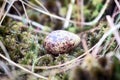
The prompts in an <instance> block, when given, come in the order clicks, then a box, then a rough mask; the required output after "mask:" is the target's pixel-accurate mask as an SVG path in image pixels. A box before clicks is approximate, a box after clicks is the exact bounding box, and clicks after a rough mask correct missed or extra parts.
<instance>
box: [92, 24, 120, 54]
mask: <svg viewBox="0 0 120 80" xmlns="http://www.w3.org/2000/svg"><path fill="white" fill-rule="evenodd" d="M119 28H120V24H117V25H115V27H113V28H112V29H110V30H109V31H108V32H106V33H105V34H104V35H103V36H102V38H101V39H100V40H99V42H98V43H97V44H96V45H97V46H96V48H95V53H94V54H95V55H96V54H97V52H98V50H99V47H100V46H101V44H102V43H103V42H104V40H105V39H106V38H107V37H108V36H109V35H110V34H112V33H113V32H114V31H115V30H117V29H119Z"/></svg>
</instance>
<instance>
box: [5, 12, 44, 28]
mask: <svg viewBox="0 0 120 80" xmlns="http://www.w3.org/2000/svg"><path fill="white" fill-rule="evenodd" d="M7 16H8V17H11V18H14V19H17V20H20V21H24V22H25V23H28V22H30V23H31V24H32V25H34V26H35V27H38V28H40V29H42V30H43V29H44V26H43V25H41V24H39V23H37V22H35V21H32V20H28V19H25V18H22V17H20V16H17V15H12V14H7Z"/></svg>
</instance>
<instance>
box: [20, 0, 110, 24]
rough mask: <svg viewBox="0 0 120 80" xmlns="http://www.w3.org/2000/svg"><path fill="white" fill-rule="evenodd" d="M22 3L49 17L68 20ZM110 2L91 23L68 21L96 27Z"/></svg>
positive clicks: (107, 2)
mask: <svg viewBox="0 0 120 80" xmlns="http://www.w3.org/2000/svg"><path fill="white" fill-rule="evenodd" d="M20 1H22V0H20ZM22 2H23V3H24V4H25V5H26V6H28V7H30V8H32V9H34V10H36V11H38V12H41V13H43V14H46V15H48V16H50V17H53V18H56V19H59V20H62V21H66V19H65V18H63V17H60V16H57V15H54V14H51V13H48V12H45V11H43V10H40V9H38V8H35V7H33V6H31V5H29V4H27V3H26V2H24V1H22ZM109 2H110V0H107V1H106V3H105V4H104V6H103V8H102V10H101V11H100V13H99V15H98V16H97V17H96V18H95V19H94V20H93V21H90V22H76V21H73V20H67V21H68V22H70V23H73V24H82V25H94V24H96V23H97V22H98V21H99V20H100V18H101V17H102V15H103V14H104V12H105V10H106V8H107V6H108V4H109Z"/></svg>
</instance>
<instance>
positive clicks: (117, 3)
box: [114, 0, 120, 10]
mask: <svg viewBox="0 0 120 80" xmlns="http://www.w3.org/2000/svg"><path fill="white" fill-rule="evenodd" d="M114 1H115V3H116V5H117V7H118V9H119V10H120V4H119V2H118V0H114Z"/></svg>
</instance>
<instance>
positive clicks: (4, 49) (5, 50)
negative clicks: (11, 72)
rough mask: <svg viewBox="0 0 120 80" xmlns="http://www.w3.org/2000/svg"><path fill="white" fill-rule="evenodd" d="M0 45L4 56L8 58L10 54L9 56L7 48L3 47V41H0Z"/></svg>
mask: <svg viewBox="0 0 120 80" xmlns="http://www.w3.org/2000/svg"><path fill="white" fill-rule="evenodd" d="M0 47H1V49H2V50H3V52H4V53H5V56H6V57H7V58H8V59H10V56H9V54H8V52H7V49H6V48H5V46H4V45H3V43H2V42H1V41H0Z"/></svg>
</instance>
